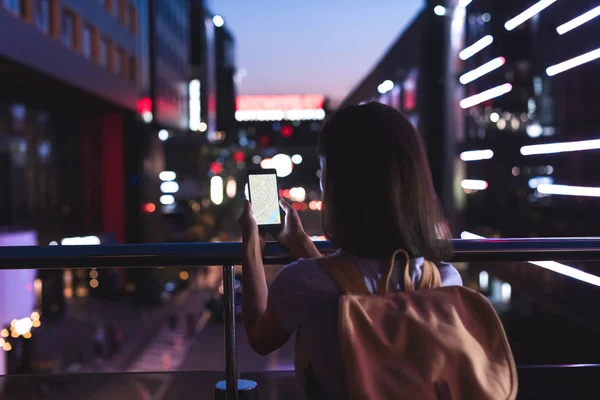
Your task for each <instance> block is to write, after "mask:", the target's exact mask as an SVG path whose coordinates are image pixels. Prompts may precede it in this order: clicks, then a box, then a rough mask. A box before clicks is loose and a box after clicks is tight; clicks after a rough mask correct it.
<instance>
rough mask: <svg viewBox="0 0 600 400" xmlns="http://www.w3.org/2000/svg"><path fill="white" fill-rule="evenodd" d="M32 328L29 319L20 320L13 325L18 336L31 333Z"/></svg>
mask: <svg viewBox="0 0 600 400" xmlns="http://www.w3.org/2000/svg"><path fill="white" fill-rule="evenodd" d="M32 327H33V324H32V322H31V318H29V317H27V318H22V319H20V320H18V321H17V323H16V324H15V332H17V333H18V334H19V335H24V334H25V333H27V332H29V331H31V328H32Z"/></svg>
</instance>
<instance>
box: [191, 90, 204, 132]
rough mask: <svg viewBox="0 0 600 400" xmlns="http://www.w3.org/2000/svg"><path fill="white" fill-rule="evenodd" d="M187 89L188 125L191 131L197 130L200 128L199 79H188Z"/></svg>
mask: <svg viewBox="0 0 600 400" xmlns="http://www.w3.org/2000/svg"><path fill="white" fill-rule="evenodd" d="M188 89H189V95H190V104H189V106H190V110H189V112H190V121H189V126H190V130H191V131H195V132H197V131H199V130H200V123H201V122H202V121H201V117H200V115H201V114H200V113H201V111H202V108H201V103H200V81H199V80H198V79H194V80H193V81H190V84H189V88H188Z"/></svg>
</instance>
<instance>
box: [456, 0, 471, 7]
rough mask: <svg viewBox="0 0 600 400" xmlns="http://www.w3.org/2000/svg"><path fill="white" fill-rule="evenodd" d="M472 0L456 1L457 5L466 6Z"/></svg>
mask: <svg viewBox="0 0 600 400" xmlns="http://www.w3.org/2000/svg"><path fill="white" fill-rule="evenodd" d="M472 1H473V0H459V1H458V6H459V7H466V6H468V5H469V4H471V2H472Z"/></svg>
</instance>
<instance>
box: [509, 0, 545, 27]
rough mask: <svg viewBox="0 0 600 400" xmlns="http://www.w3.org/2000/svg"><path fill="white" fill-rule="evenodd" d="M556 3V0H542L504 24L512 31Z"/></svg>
mask: <svg viewBox="0 0 600 400" xmlns="http://www.w3.org/2000/svg"><path fill="white" fill-rule="evenodd" d="M554 3H556V0H541V1H539V2H537V3H536V4H534V5H533V6H531V7H529V8H528V9H527V10H525V11H523V12H522V13H521V14H519V15H517V16H516V17H514V18H513V19H511V20H509V21H507V22H506V24H504V28H506V30H507V31H512V30H513V29H515V28H516V27H517V26H519V25H521V24H522V23H523V22H525V21H527V20H529V19H530V18H532V17H535V16H536V15H537V14H538V13H539V12H541V11H542V10H544V9H545V8H547V7H549V6H550V5H552V4H554Z"/></svg>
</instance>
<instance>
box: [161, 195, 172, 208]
mask: <svg viewBox="0 0 600 400" xmlns="http://www.w3.org/2000/svg"><path fill="white" fill-rule="evenodd" d="M173 203H175V197H173V196H171V195H170V194H165V195H163V196H160V204H162V205H165V206H168V205H171V204H173Z"/></svg>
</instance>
